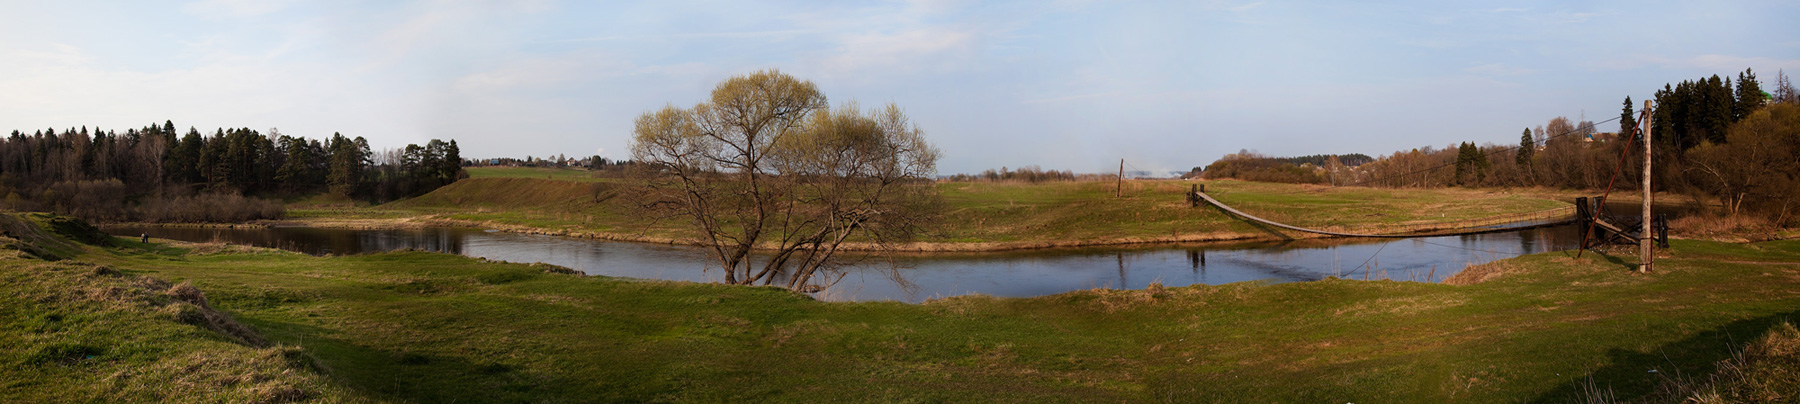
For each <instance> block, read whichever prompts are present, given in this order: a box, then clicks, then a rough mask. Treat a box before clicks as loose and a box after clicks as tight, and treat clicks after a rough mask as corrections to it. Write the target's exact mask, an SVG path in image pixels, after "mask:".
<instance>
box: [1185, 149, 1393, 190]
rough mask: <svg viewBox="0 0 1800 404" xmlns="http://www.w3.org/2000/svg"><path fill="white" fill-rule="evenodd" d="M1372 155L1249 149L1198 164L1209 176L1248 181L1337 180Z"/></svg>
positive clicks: (1308, 181) (1321, 181) (1296, 181)
mask: <svg viewBox="0 0 1800 404" xmlns="http://www.w3.org/2000/svg"><path fill="white" fill-rule="evenodd" d="M1374 160H1375V159H1374V158H1373V157H1369V156H1368V155H1365V154H1361V153H1355V154H1315V155H1310V156H1300V157H1269V156H1265V155H1262V154H1258V153H1256V152H1252V151H1248V150H1239V151H1238V152H1237V153H1232V154H1227V155H1225V157H1222V158H1220V159H1218V160H1217V161H1213V162H1212V164H1208V165H1207V166H1206V168H1204V169H1200V168H1198V167H1196V169H1195V170H1194V171H1193V172H1189V175H1185V176H1184V177H1189V176H1192V175H1193V174H1194V173H1195V172H1198V173H1199V175H1200V177H1202V178H1207V179H1219V178H1236V179H1240V180H1246V181H1262V182H1285V183H1293V184H1322V183H1337V182H1339V181H1341V180H1344V179H1347V178H1348V177H1346V175H1347V173H1349V172H1350V171H1351V169H1352V168H1354V167H1356V166H1360V165H1363V164H1367V163H1369V162H1371V161H1374Z"/></svg>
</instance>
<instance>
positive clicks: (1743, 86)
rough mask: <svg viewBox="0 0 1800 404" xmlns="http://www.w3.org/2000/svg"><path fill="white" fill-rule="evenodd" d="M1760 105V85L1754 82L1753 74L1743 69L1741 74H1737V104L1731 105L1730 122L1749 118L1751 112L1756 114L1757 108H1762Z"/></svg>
mask: <svg viewBox="0 0 1800 404" xmlns="http://www.w3.org/2000/svg"><path fill="white" fill-rule="evenodd" d="M1762 103H1763V90H1762V83H1757V82H1756V73H1755V72H1752V71H1750V69H1744V72H1743V73H1738V83H1737V102H1736V103H1734V104H1732V109H1731V121H1732V122H1737V121H1741V120H1744V117H1748V116H1750V113H1751V112H1756V109H1757V108H1759V107H1762Z"/></svg>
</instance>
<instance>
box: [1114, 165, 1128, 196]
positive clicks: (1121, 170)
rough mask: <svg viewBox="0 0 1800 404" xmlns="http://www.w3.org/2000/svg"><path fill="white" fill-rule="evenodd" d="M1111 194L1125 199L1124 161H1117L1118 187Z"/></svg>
mask: <svg viewBox="0 0 1800 404" xmlns="http://www.w3.org/2000/svg"><path fill="white" fill-rule="evenodd" d="M1113 193H1114V195H1113V196H1115V197H1120V198H1123V197H1125V159H1119V187H1118V189H1116V190H1114V191H1113Z"/></svg>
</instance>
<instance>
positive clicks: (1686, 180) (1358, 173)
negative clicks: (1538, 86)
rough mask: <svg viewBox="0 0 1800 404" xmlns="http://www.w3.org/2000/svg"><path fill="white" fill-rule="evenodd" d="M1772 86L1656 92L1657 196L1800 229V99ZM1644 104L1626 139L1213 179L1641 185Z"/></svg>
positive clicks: (1550, 125) (1550, 137)
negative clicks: (1679, 197)
mask: <svg viewBox="0 0 1800 404" xmlns="http://www.w3.org/2000/svg"><path fill="white" fill-rule="evenodd" d="M1771 88H1772V90H1773V91H1772V92H1765V91H1764V90H1763V87H1762V83H1761V82H1760V81H1759V80H1757V78H1756V74H1755V72H1753V71H1751V70H1749V69H1746V70H1744V72H1742V73H1739V74H1738V75H1737V77H1736V80H1735V81H1734V80H1732V79H1731V78H1721V77H1719V76H1718V75H1713V76H1711V77H1706V78H1701V79H1697V80H1691V81H1683V82H1681V83H1677V84H1668V85H1665V86H1664V87H1663V88H1662V89H1660V90H1658V91H1656V92H1655V95H1654V102H1653V103H1652V109H1651V114H1650V118H1651V123H1650V125H1649V129H1650V135H1651V136H1650V137H1651V139H1652V140H1653V141H1654V142H1655V144H1653V145H1652V146H1653V147H1652V151H1653V153H1654V154H1653V158H1654V159H1655V164H1653V165H1652V166H1653V171H1652V173H1651V176H1652V177H1651V180H1652V183H1653V185H1652V186H1653V188H1654V189H1655V190H1656V191H1662V192H1674V193H1679V194H1687V195H1692V196H1695V197H1696V198H1700V199H1706V200H1714V201H1717V202H1718V206H1720V207H1721V209H1722V210H1723V212H1722V213H1724V214H1728V215H1737V214H1740V213H1746V214H1749V215H1750V216H1754V217H1758V218H1762V219H1767V220H1768V221H1769V222H1771V223H1773V224H1775V225H1782V226H1787V225H1796V224H1800V93H1797V92H1796V90H1795V88H1794V86H1793V84H1792V83H1791V82H1789V80H1788V78H1787V75H1786V73H1785V72H1778V73H1777V76H1776V80H1775V82H1774V83H1773V85H1772V86H1771ZM1640 108H1641V105H1639V104H1637V103H1634V102H1633V101H1632V100H1631V98H1630V97H1626V98H1625V100H1624V103H1623V107H1622V108H1621V110H1620V113H1619V116H1618V117H1617V118H1612V119H1607V120H1606V121H1605V122H1611V121H1617V122H1618V124H1619V127H1621V128H1624V130H1623V133H1601V132H1598V131H1596V130H1595V127H1596V126H1597V125H1596V123H1595V122H1590V121H1587V120H1580V121H1576V120H1570V119H1569V118H1567V117H1556V118H1552V119H1550V120H1549V121H1548V122H1546V123H1544V124H1541V125H1536V126H1533V127H1527V128H1525V129H1524V130H1523V131H1521V132H1520V134H1519V143H1517V144H1507V145H1496V144H1491V143H1490V144H1481V145H1477V144H1475V143H1474V142H1461V143H1457V144H1454V145H1450V146H1448V147H1443V148H1436V147H1431V146H1425V147H1420V148H1415V149H1411V150H1403V151H1396V152H1393V153H1392V154H1389V155H1386V156H1381V157H1379V158H1377V159H1375V161H1373V162H1370V163H1368V164H1362V165H1358V166H1354V167H1350V166H1348V165H1342V164H1340V165H1332V164H1330V163H1329V162H1328V164H1326V165H1324V166H1316V165H1300V164H1294V163H1286V162H1283V161H1280V160H1275V159H1267V158H1263V159H1257V158H1255V157H1259V156H1246V155H1244V153H1238V154H1232V155H1227V156H1225V158H1222V159H1220V160H1219V161H1217V162H1214V163H1213V165H1212V166H1209V168H1208V169H1207V170H1206V174H1207V175H1206V177H1207V178H1239V179H1246V180H1257V181H1273V182H1302V183H1305V182H1310V183H1329V184H1332V185H1369V186H1378V187H1396V188H1435V187H1539V186H1541V187H1554V188H1564V189H1601V188H1606V187H1608V186H1611V187H1613V188H1614V189H1638V188H1639V187H1640V186H1639V184H1640V183H1641V179H1642V172H1641V171H1640V170H1633V169H1629V168H1633V167H1642V164H1643V152H1642V150H1643V145H1642V139H1643V137H1642V136H1641V135H1642V134H1641V133H1638V132H1637V131H1636V128H1638V127H1640V125H1638V120H1639V116H1640V114H1639V113H1638V112H1637V111H1638V110H1639V109H1640ZM1605 122H1602V123H1605ZM1214 166H1216V167H1218V168H1214ZM1308 174H1311V176H1310V177H1309V176H1308Z"/></svg>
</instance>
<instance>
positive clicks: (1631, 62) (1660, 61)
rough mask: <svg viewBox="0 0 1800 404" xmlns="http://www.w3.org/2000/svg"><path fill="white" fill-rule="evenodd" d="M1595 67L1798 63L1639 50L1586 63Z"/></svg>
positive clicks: (1729, 67)
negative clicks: (1648, 52) (1678, 55)
mask: <svg viewBox="0 0 1800 404" xmlns="http://www.w3.org/2000/svg"><path fill="white" fill-rule="evenodd" d="M1587 66H1588V67H1590V68H1593V69H1598V70H1632V69H1642V68H1650V67H1657V68H1668V69H1685V70H1701V71H1742V70H1743V69H1744V68H1746V67H1751V68H1754V67H1759V66H1767V67H1775V68H1784V67H1792V66H1800V59H1776V58H1770V57H1761V56H1756V57H1745V56H1735V55H1719V54H1705V55H1696V56H1689V57H1667V56H1659V55H1647V54H1638V55H1631V56H1626V57H1615V58H1605V59H1601V60H1599V61H1596V62H1591V63H1588V64H1587Z"/></svg>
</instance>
